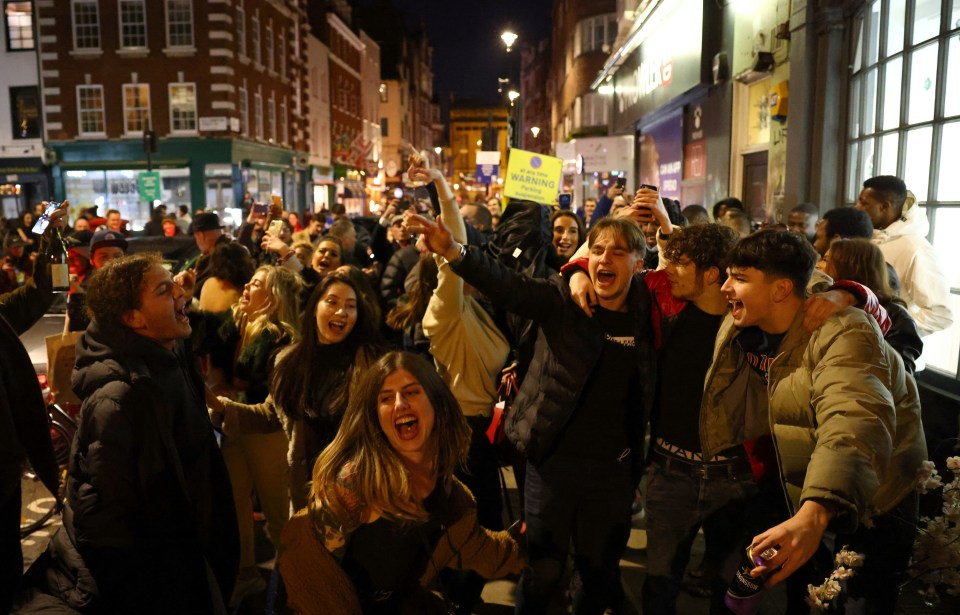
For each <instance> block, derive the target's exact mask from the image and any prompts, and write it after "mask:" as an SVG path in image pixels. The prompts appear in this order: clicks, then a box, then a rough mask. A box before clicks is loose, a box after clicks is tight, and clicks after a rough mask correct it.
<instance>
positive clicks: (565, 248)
mask: <svg viewBox="0 0 960 615" xmlns="http://www.w3.org/2000/svg"><path fill="white" fill-rule="evenodd" d="M572 245H573V244H571V243H570V242H569V241H561V242H560V243H558V244H557V250H558V251H560V252H569V251H570V248H571V247H572Z"/></svg>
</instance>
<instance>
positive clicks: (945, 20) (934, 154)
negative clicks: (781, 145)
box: [838, 0, 960, 393]
mask: <svg viewBox="0 0 960 615" xmlns="http://www.w3.org/2000/svg"><path fill="white" fill-rule="evenodd" d="M891 2H903V0H872V1H868V2H865V3H864V5H863V6H862V8H861V9H860V11H858V12H857V13H856V14H855V15H854V16H853V19H852V21H851V22H850V23H851V27H850V29H849V32H850V36H849V41H848V54H849V59H850V62H849V65H850V69H849V70H848V73H847V75H848V85H847V90H846V96H847V105H846V109H845V111H846V113H845V115H846V116H847V122H848V124H847V127H846V131H845V135H844V140H843V143H844V155H843V159H844V164H843V168H842V169H841V174H840V175H839V176H838V180H839V185H840V186H841V190H842V195H843V202H844V203H846V204H847V205H853V204H854V203H856V199H857V195H858V194H859V192H860V188H861V187H862V185H863V182H864V180H866V179H867V178H869V177H871V176H874V175H879V174H882V173H889V172H890V170H891V169H892V168H894V167H895V172H894V173H893V174H894V175H896V176H898V177H901V178H903V179H904V180H905V181H906V182H907V188H909V189H910V190H911V191H913V192H914V193H915V194H917V198H918V204H919V205H921V206H922V207H923V208H924V209H925V211H926V215H927V219H928V221H929V224H930V230H929V232H928V234H927V239H928V240H929V241H930V243H931V244H932V245H933V246H934V249H936V248H937V244H935V243H934V241H935V239H936V235H937V213H938V212H946V211H948V210H949V211H951V212H956V211H958V210H960V200H940V199H939V195H938V190H939V188H940V167H941V164H942V161H941V160H940V158H941V157H942V156H943V152H944V147H943V146H944V145H945V143H944V141H943V132H944V130H945V128H947V127H948V126H949V127H951V128H952V127H953V126H954V125H956V124H958V123H960V114H954V115H947V113H946V109H945V99H946V90H945V88H946V83H947V71H948V66H947V62H948V53H949V45H950V42H951V41H953V40H954V39H957V41H958V42H960V27H952V26H954V24H951V23H950V21H949V20H950V16H951V11H950V9H951V1H950V0H941V2H940V27H939V29H938V31H937V34H936V36H934V37H928V38H925V39H923V40H920V41H914V40H913V29H914V18H915V15H916V12H915V11H916V0H907V1H906V4H905V6H904V9H903V10H904V13H903V32H902V34H901V35H902V39H901V40H898V41H897V42H896V45H898V46H900V48H899V49H895V50H894V51H893V52H892V53H888V52H887V49H888V43H889V42H890V41H888V38H889V34H890V33H889V32H888V30H889V28H890V25H889V21H890V13H891ZM877 5H879V8H880V10H879V12H878V13H876V15H875V14H874V13H873V9H874V7H875V6H877ZM898 7H899V5H898ZM874 27H875V28H876V30H875V31H874V30H873V28H874ZM874 35H875V40H874ZM871 43H872V44H871ZM931 44H936V45H937V46H938V49H937V70H936V73H935V78H934V80H933V83H932V86H933V87H934V88H935V90H934V97H933V98H934V106H933V115H932V117H931V118H928V119H924V120H922V121H916V122H914V123H910V117H909V109H910V108H909V104H910V102H912V99H913V98H914V96H912V94H913V92H912V91H911V87H910V86H911V77H912V73H913V70H914V67H913V62H912V59H913V55H914V54H915V53H917V52H918V51H921V50H922V49H924V48H926V47H928V46H930V45H931ZM874 46H875V47H874ZM958 48H960V47H958ZM874 52H875V55H876V57H871V55H873V53H874ZM898 61H899V62H900V69H899V71H898V74H894V75H889V77H890V78H891V79H893V80H895V81H897V83H896V84H895V86H894V91H895V90H896V88H897V87H899V90H900V104H899V107H898V113H899V117H898V118H897V119H896V121H895V122H893V123H886V122H884V120H885V119H886V118H884V113H885V111H887V104H888V102H889V101H887V95H886V94H887V89H888V81H887V78H888V75H887V70H886V67H887V66H888V65H889V64H891V63H895V62H898ZM894 66H895V65H894ZM871 73H873V74H874V75H875V82H874V83H873V84H870V83H869V82H868V79H869V76H870V74H871ZM865 86H870V87H865ZM871 98H872V100H871ZM866 102H870V103H871V105H872V109H865V107H864V104H865V103H866ZM865 117H866V118H870V119H871V120H872V123H873V125H872V126H865V125H864V121H863V119H864V118H865ZM885 126H887V127H885ZM927 128H929V129H930V130H931V139H930V151H929V154H930V161H929V165H928V166H929V171H928V172H927V174H926V177H925V178H924V179H925V180H926V186H923V185H922V183H921V184H919V185H918V183H917V182H916V181H914V180H915V179H916V177H915V176H914V177H911V178H908V177H907V164H908V160H910V159H915V157H914V156H912V154H914V151H913V150H911V151H909V152H908V147H909V143H908V136H909V135H910V134H911V133H913V134H916V133H915V132H914V131H917V130H918V129H919V130H924V129H927ZM894 143H895V144H896V147H897V152H896V162H895V164H894V163H887V162H886V160H885V158H884V156H883V154H884V151H883V150H884V148H885V147H887V146H888V145H893V144H894ZM908 153H909V154H911V156H908ZM868 168H869V170H867V169H868ZM911 186H913V187H911ZM924 193H925V196H926V198H920V197H921V196H924ZM948 277H949V276H948ZM950 281H951V282H953V281H954V280H950ZM950 296H951V299H952V300H953V301H954V302H955V303H956V302H957V301H958V298H960V287H957V286H951V287H950ZM954 312H955V313H954V315H953V316H954V325H953V334H952V337H950V338H947V337H945V336H942V335H941V334H940V333H937V334H935V335H936V336H937V337H938V338H939V339H937V342H941V343H946V344H948V346H949V344H950V343H951V340H952V343H954V344H955V343H956V337H957V336H960V324H958V323H960V313H957V311H956V310H954ZM931 337H932V336H931ZM930 341H932V340H931V339H930V337H928V338H926V339H925V340H924V342H925V343H928V344H929V342H930ZM951 356H952V355H951ZM952 361H953V364H952V369H953V373H949V372H945V371H944V369H945V368H944V367H943V366H941V365H932V364H930V362H929V360H928V362H927V369H926V370H925V372H924V375H925V377H933V378H936V379H939V380H941V381H945V382H951V383H952V385H951V386H952V388H953V390H954V392H955V393H960V355H958V356H956V357H953V359H952ZM946 369H950V368H949V367H948V368H946Z"/></svg>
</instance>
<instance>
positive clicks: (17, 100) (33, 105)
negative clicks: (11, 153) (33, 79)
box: [10, 85, 40, 139]
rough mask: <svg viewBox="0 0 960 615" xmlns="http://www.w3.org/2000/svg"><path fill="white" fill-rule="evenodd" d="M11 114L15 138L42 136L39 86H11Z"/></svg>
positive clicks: (36, 137) (37, 137)
mask: <svg viewBox="0 0 960 615" xmlns="http://www.w3.org/2000/svg"><path fill="white" fill-rule="evenodd" d="M10 116H11V117H10V119H11V125H12V126H13V131H12V132H13V138H14V139H39V138H40V95H39V91H38V88H37V86H35V85H29V86H22V87H15V88H10Z"/></svg>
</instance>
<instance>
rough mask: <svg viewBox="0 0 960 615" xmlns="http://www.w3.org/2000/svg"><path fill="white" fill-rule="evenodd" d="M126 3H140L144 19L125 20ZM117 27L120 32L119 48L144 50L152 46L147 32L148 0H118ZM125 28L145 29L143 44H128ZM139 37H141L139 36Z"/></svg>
mask: <svg viewBox="0 0 960 615" xmlns="http://www.w3.org/2000/svg"><path fill="white" fill-rule="evenodd" d="M124 5H131V6H133V5H139V6H140V13H141V15H142V16H143V19H142V21H140V22H139V23H137V22H126V21H124V12H123V9H124ZM117 28H118V31H119V34H120V39H119V40H120V44H119V47H118V49H120V50H123V51H143V50H145V49H149V48H150V40H149V38H148V33H147V3H146V0H117ZM124 28H140V29H142V31H143V44H142V45H128V44H126V40H125V39H126V36H127V35H126V34H124ZM138 38H139V37H138Z"/></svg>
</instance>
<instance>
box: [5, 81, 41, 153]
mask: <svg viewBox="0 0 960 615" xmlns="http://www.w3.org/2000/svg"><path fill="white" fill-rule="evenodd" d="M27 92H29V93H31V94H32V98H33V99H34V102H35V103H36V107H37V108H36V112H37V116H36V124H37V130H36V133H37V134H36V136H31V135H27V136H20V135H19V134H18V132H17V130H16V127H17V125H18V124H19V123H20V122H19V121H18V118H17V112H18V111H19V109H18V107H19V105H17V104H16V103H17V101H19V100H22V99H23V98H24V96H23V95H22V94H21V93H27ZM7 94H8V96H9V99H8V100H9V101H10V135H11V137H12V139H13V141H15V142H16V141H28V140H31V139H37V140H39V139H42V138H43V109H42V104H41V100H40V86H37V85H14V86H9V87H8V88H7Z"/></svg>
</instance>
